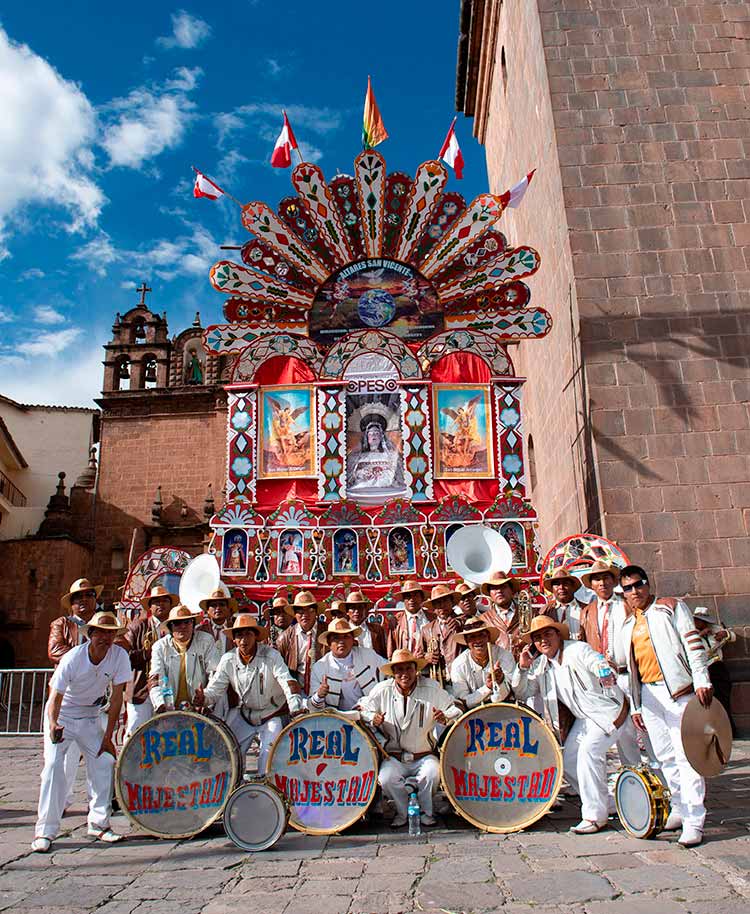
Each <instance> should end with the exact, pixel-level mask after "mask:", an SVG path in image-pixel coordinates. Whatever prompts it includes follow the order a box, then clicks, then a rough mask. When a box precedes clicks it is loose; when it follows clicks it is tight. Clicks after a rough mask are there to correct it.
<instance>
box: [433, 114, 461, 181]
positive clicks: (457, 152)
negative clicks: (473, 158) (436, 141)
mask: <svg viewBox="0 0 750 914" xmlns="http://www.w3.org/2000/svg"><path fill="white" fill-rule="evenodd" d="M455 127H456V118H455V117H454V118H453V123H452V124H451V126H450V130H449V131H448V136H447V137H446V138H445V142H444V143H443V145H442V148H441V149H440V153H439V155H438V158H439V159H442V160H443V161H444V162H445V163H446V164H448V165H450V167H451V168H452V169H453V171H455V173H456V177H457V178H458V179H459V181H460V180H461V178H463V176H464V157H463V155H462V153H461V147H460V146H459V145H458V138H457V137H456V130H455ZM434 148H435V147H434V146H433V149H434Z"/></svg>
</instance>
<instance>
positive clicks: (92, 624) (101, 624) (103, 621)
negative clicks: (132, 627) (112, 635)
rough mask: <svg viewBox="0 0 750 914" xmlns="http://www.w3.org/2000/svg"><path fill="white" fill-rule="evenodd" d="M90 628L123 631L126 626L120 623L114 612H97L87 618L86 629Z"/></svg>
mask: <svg viewBox="0 0 750 914" xmlns="http://www.w3.org/2000/svg"><path fill="white" fill-rule="evenodd" d="M90 628H101V629H102V630H103V631H105V632H123V631H125V628H126V626H125V625H122V624H121V622H120V620H119V619H118V618H117V616H116V615H115V614H114V613H110V612H98V613H94V615H93V616H92V617H91V619H90V620H89V622H88V624H87V625H86V631H88V630H89V629H90Z"/></svg>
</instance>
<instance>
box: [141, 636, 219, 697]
mask: <svg viewBox="0 0 750 914" xmlns="http://www.w3.org/2000/svg"><path fill="white" fill-rule="evenodd" d="M181 656H182V655H181V654H180V652H179V651H178V650H177V648H176V647H175V646H174V642H173V641H172V636H171V635H166V636H165V637H164V638H160V639H159V640H158V641H157V642H156V644H154V646H153V647H152V648H151V668H150V670H149V678H151V677H155V678H156V682H155V684H154V685H153V687H152V688H151V689H149V693H148V697H149V698H150V699H151V704H152V705H153V706H154V709H156V708H160V707H161V706H162V705H163V704H164V694H163V691H162V686H163V684H164V677H165V676H168V677H169V684H170V685H171V686H172V691H173V692H174V697H175V700H176V699H177V687H178V685H179V683H180V657H181ZM219 660H221V650H220V649H219V646H218V645H217V644H216V642H215V641H214V639H213V638H212V637H211V635H209V634H207V633H206V632H199V631H195V632H193V640H192V641H191V642H190V647H188V649H187V657H186V659H185V678H186V679H187V686H188V692H189V693H190V700H191V701H192V699H193V695H194V694H195V690H196V689H197V688H198V686H205V685H206V684H207V682H208V680H209V678H210V676H211V674H212V673H213V671H214V670H215V669H216V667H217V666H218V665H219Z"/></svg>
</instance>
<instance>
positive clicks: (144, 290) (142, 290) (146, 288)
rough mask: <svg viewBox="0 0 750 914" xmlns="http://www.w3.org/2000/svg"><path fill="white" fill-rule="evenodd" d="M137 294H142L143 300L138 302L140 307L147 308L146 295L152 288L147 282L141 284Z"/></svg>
mask: <svg viewBox="0 0 750 914" xmlns="http://www.w3.org/2000/svg"><path fill="white" fill-rule="evenodd" d="M135 291H136V292H140V293H141V300H140V301H139V302H138V304H139V305H142V306H143V307H144V308H145V307H146V293H147V292H151V288H150V287H149V286H147V285H146V283H145V282H141V284H140V286H138V288H137V289H136V290H135Z"/></svg>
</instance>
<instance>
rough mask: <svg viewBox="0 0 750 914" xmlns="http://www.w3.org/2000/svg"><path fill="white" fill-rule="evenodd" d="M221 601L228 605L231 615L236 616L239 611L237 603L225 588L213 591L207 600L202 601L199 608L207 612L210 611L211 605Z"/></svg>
mask: <svg viewBox="0 0 750 914" xmlns="http://www.w3.org/2000/svg"><path fill="white" fill-rule="evenodd" d="M219 600H223V601H224V602H225V603H226V604H227V606H228V607H229V612H230V613H233V614H234V613H236V612H237V610H238V609H239V607H238V605H237V601H236V600H235V599H234V598H233V597H232V596H231V595H230V593H229V591H228V590H225V589H224V588H223V587H218V588H217V589H216V590H212V591H211V593H210V594H209V595H208V596H207V597H206V598H205V599H203V600H200V602H199V603H198V606H200V608H201V609H202V610H203V611H204V612H205V611H206V610H207V609H208V604H209V603H217V602H218V601H219Z"/></svg>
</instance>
